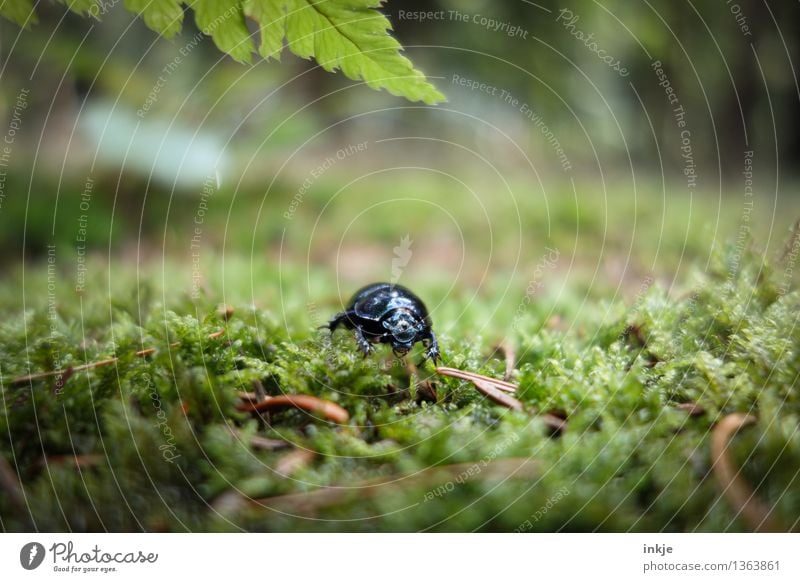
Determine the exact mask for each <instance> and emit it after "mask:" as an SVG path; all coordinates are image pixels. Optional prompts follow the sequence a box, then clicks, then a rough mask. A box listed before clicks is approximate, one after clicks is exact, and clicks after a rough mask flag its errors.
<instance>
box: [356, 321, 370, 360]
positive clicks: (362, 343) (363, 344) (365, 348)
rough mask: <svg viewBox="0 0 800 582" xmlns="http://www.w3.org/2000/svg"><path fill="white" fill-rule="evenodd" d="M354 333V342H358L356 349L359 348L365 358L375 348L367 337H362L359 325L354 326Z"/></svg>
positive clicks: (362, 333)
mask: <svg viewBox="0 0 800 582" xmlns="http://www.w3.org/2000/svg"><path fill="white" fill-rule="evenodd" d="M355 335H356V343H358V349H359V350H361V353H362V354H364V357H365V358H366V357H367V356H368V355H370V354H371V353H372V352H373V351H375V348H374V347H373V346H372V344H370V343H369V342H368V341H367V338H366V337H364V332H363V331H362V330H361V328H360V327H356V328H355Z"/></svg>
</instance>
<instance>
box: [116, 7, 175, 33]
mask: <svg viewBox="0 0 800 582" xmlns="http://www.w3.org/2000/svg"><path fill="white" fill-rule="evenodd" d="M181 3H182V2H181V0H125V8H126V9H128V10H130V11H131V12H135V13H136V14H138V15H139V16H141V17H142V19H143V20H144V23H145V24H146V25H147V27H148V28H150V29H152V30H154V31H156V32H157V33H159V34H160V35H162V36H164V37H166V38H172V37H173V36H175V35H176V34H178V33H179V32H180V31H181V27H182V26H183V6H181Z"/></svg>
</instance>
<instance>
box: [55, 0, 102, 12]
mask: <svg viewBox="0 0 800 582" xmlns="http://www.w3.org/2000/svg"><path fill="white" fill-rule="evenodd" d="M59 1H60V2H61V3H62V4H65V5H66V6H67V8H69V9H70V10H72V11H73V12H75V13H76V14H80V15H81V16H83V15H84V14H92V13H93V12H94V11H93V10H92V9H93V8H94V7H95V6H97V0H59ZM94 10H97V8H94Z"/></svg>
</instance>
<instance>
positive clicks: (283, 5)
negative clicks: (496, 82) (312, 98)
mask: <svg viewBox="0 0 800 582" xmlns="http://www.w3.org/2000/svg"><path fill="white" fill-rule="evenodd" d="M60 1H61V2H62V3H63V4H65V5H66V6H67V7H68V8H69V9H70V10H72V11H73V12H76V13H78V14H81V15H86V16H91V17H93V18H97V19H99V18H100V17H101V16H102V15H103V14H105V13H106V12H107V11H108V10H109V9H110V6H109V2H108V0H60ZM124 4H125V8H126V9H127V10H129V11H130V12H133V13H135V14H138V15H139V16H141V18H142V20H144V22H145V24H146V25H147V26H148V27H150V28H151V29H152V30H154V31H155V32H157V33H158V34H160V35H162V36H164V37H165V38H172V37H174V36H175V35H176V34H178V33H179V32H180V31H181V28H182V27H183V18H184V13H185V11H186V8H187V7H188V8H190V9H191V10H192V12H193V13H194V19H195V23H196V24H197V27H198V28H199V29H200V30H201V31H202V32H203V33H204V34H206V35H208V36H210V37H211V38H212V39H213V40H214V43H215V44H216V45H217V47H218V48H219V49H220V50H221V51H223V52H224V53H227V54H228V55H230V56H231V57H232V58H234V59H236V60H237V61H240V62H242V63H250V62H251V60H252V57H253V53H254V52H256V50H257V51H258V53H259V54H260V55H261V56H262V57H264V58H265V59H276V60H280V57H281V53H282V52H283V47H284V43H285V44H286V45H287V46H288V47H289V50H290V51H291V52H293V53H294V54H296V55H297V56H299V57H302V58H304V59H312V58H313V59H314V60H316V61H317V63H319V66H321V67H322V68H323V69H325V70H326V71H330V72H333V71H337V70H340V71H341V72H342V73H344V74H345V75H346V76H347V77H348V78H350V79H353V80H356V81H363V82H364V83H366V84H367V85H368V86H369V87H371V88H373V89H385V90H386V91H389V93H391V94H393V95H398V96H401V97H405V98H406V99H409V100H411V101H422V102H424V103H427V104H434V103H438V102H440V101H444V95H442V94H441V93H440V92H439V91H438V90H437V89H436V88H435V87H434V86H433V85H432V84H431V83H429V82H428V80H427V79H426V78H425V75H424V74H422V73H421V72H420V71H418V70H417V69H415V68H414V65H413V64H412V63H411V61H410V60H408V59H407V58H406V57H404V56H403V55H402V54H401V50H402V47H401V46H400V43H398V42H397V40H395V39H394V38H393V37H392V36H391V35H390V34H389V31H390V30H391V24H390V23H389V20H388V19H387V18H386V17H385V16H384V15H383V14H381V13H380V12H379V11H378V10H377V9H378V8H380V7H381V5H382V4H383V0H316V1H315V0H188V1H184V0H125V2H124ZM0 14H1V15H2V16H4V17H5V18H8V19H9V20H12V21H14V22H16V23H17V24H19V25H20V26H23V27H27V26H29V25H31V24H34V23H36V22H37V16H36V11H35V9H34V6H33V2H32V0H2V2H1V3H0ZM247 19H250V20H252V21H253V22H255V23H256V24H257V25H258V31H259V37H260V41H259V42H258V46H256V41H255V40H254V38H253V36H254V35H253V34H252V33H251V32H250V30H249V29H248V27H247V22H246V21H247Z"/></svg>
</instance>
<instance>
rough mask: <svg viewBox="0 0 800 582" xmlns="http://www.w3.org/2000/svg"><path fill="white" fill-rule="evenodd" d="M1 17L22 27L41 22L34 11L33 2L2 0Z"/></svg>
mask: <svg viewBox="0 0 800 582" xmlns="http://www.w3.org/2000/svg"><path fill="white" fill-rule="evenodd" d="M0 16H3V17H4V18H8V19H9V20H11V21H12V22H16V23H17V24H19V25H20V26H29V25H31V24H36V23H37V22H38V21H39V19H38V18H36V13H35V12H34V11H33V2H31V0H0Z"/></svg>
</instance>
